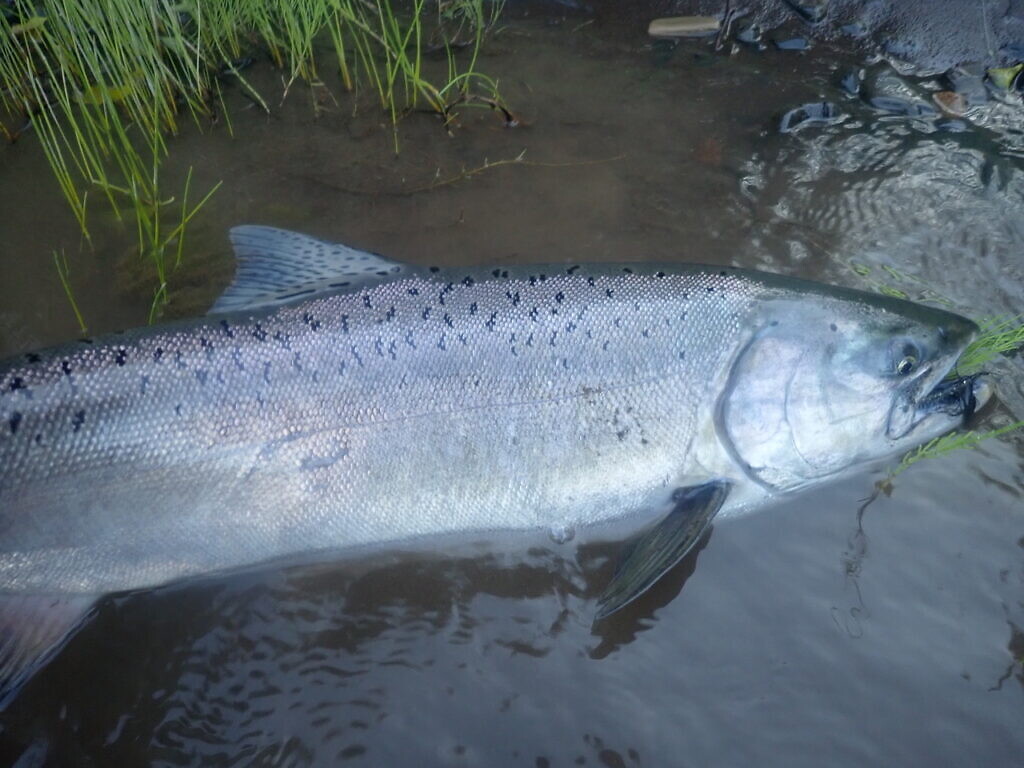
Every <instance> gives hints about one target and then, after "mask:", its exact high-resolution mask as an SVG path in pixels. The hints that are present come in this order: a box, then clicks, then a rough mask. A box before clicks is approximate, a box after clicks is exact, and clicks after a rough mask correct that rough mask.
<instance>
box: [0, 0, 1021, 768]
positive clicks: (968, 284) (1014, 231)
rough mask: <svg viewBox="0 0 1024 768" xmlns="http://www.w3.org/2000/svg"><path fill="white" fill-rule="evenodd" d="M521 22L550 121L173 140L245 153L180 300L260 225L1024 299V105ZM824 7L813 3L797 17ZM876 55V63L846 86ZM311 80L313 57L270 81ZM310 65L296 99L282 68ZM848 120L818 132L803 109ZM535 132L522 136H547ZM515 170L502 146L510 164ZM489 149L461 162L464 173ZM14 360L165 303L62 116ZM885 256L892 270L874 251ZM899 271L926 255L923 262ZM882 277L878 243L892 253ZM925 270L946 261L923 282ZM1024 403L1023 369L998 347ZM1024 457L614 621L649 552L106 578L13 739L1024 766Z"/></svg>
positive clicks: (539, 552) (610, 762) (661, 760)
mask: <svg viewBox="0 0 1024 768" xmlns="http://www.w3.org/2000/svg"><path fill="white" fill-rule="evenodd" d="M607 19H608V17H607V16H605V17H598V19H597V20H594V19H593V17H591V16H590V15H588V14H586V13H570V14H568V15H567V16H564V17H563V16H562V15H561V14H560V13H555V14H552V13H546V14H540V15H537V14H532V15H530V16H529V17H527V18H518V19H510V20H509V21H508V23H507V24H506V25H505V26H504V28H503V29H502V31H501V32H500V34H499V35H498V36H497V37H496V38H495V40H494V41H493V43H492V44H491V46H490V47H489V48H488V50H487V56H486V57H485V60H484V67H485V68H486V69H487V70H488V71H489V72H492V73H494V74H497V75H498V76H499V77H500V78H501V85H502V91H503V93H504V95H505V98H506V99H507V100H508V102H509V103H510V104H511V105H512V106H513V107H514V108H515V110H516V111H517V113H519V114H520V116H521V117H522V118H523V121H524V123H525V125H524V126H523V127H521V128H518V129H506V128H504V127H502V124H501V121H500V120H499V119H498V118H497V117H495V116H494V115H491V114H488V113H486V112H484V111H469V110H468V111H466V112H465V113H464V115H463V120H462V125H461V127H460V128H458V129H457V130H456V131H455V133H454V135H453V136H451V137H449V136H448V135H447V134H446V133H445V132H444V131H443V130H442V129H441V128H440V126H439V125H438V123H437V121H436V120H434V119H433V118H431V117H429V116H426V115H413V116H410V117H409V118H407V119H406V120H405V121H404V122H403V123H402V125H401V128H400V132H399V137H400V140H401V143H402V152H401V154H399V155H398V156H395V155H394V154H393V152H392V136H391V133H390V131H389V130H387V129H384V130H382V129H381V127H380V124H381V122H382V119H381V116H380V115H379V113H378V112H377V111H375V110H374V109H373V106H372V105H371V104H369V103H366V104H362V105H361V106H360V108H359V110H358V111H357V112H356V113H355V114H353V104H352V101H351V99H350V98H349V97H347V96H344V95H340V94H339V95H338V104H337V105H334V104H333V103H331V102H328V103H326V105H324V111H323V112H322V113H321V114H320V116H319V117H318V118H317V119H315V120H314V119H311V107H310V99H309V98H308V92H307V91H304V90H302V89H299V88H296V89H293V92H292V93H291V95H290V96H289V98H288V100H286V101H285V102H284V103H283V104H282V105H281V106H280V107H277V108H275V110H274V113H273V114H272V115H271V116H269V117H267V116H265V115H262V114H260V113H258V112H257V111H256V110H255V109H252V108H247V104H248V102H246V101H245V99H244V98H242V97H241V95H240V94H238V93H235V92H232V93H231V94H229V98H230V105H231V115H232V124H233V127H234V132H235V137H234V138H232V137H231V136H229V135H228V133H227V131H226V130H224V126H223V125H219V126H216V127H213V128H209V127H205V128H204V133H203V135H199V133H198V132H197V131H194V130H188V131H185V132H184V133H183V135H181V136H180V137H178V138H176V139H175V140H174V141H173V145H174V146H173V154H172V161H171V164H170V168H169V175H170V176H171V177H172V178H174V179H182V178H183V177H184V173H185V170H186V168H187V166H188V164H190V163H191V164H192V165H194V166H195V172H196V177H195V183H196V187H195V189H205V188H208V187H209V186H210V185H212V184H213V183H214V182H215V181H216V180H219V179H224V180H225V184H224V187H223V188H222V189H221V190H220V191H219V192H218V193H217V194H216V196H215V197H214V198H213V199H212V201H211V202H210V204H209V207H208V208H207V209H206V210H204V212H203V213H202V214H201V215H200V217H199V219H198V220H197V223H196V225H195V226H194V227H193V228H192V229H191V230H190V232H189V241H188V242H189V247H188V248H187V258H186V262H185V263H184V264H183V266H182V268H181V269H180V270H179V272H178V273H177V274H176V275H175V277H174V283H173V289H174V290H173V293H172V302H171V305H170V307H169V308H168V316H181V315H188V314H195V313H199V312H202V311H204V310H205V308H206V307H207V306H208V305H209V304H210V303H211V302H212V300H213V298H214V297H215V296H216V295H217V293H218V292H219V290H220V289H221V288H222V287H223V285H224V284H225V283H226V282H227V280H228V279H229V277H230V274H231V269H232V265H231V257H230V254H229V252H228V249H227V244H226V237H225V233H226V231H227V229H228V228H229V227H230V226H232V225H234V224H238V223H261V224H272V225H276V226H282V227H289V228H294V229H298V230H302V231H306V232H310V233H312V234H316V235H319V236H321V237H324V238H325V239H332V240H339V241H343V242H346V243H349V244H352V245H354V246H357V247H361V248H366V249H369V250H373V251H377V252H380V253H382V254H385V255H387V256H389V257H394V258H397V259H403V260H408V261H413V262H417V263H464V264H469V263H495V262H506V263H508V262H525V261H558V260H574V261H577V260H580V259H588V260H613V259H614V260H648V259H679V258H684V259H688V260H693V261H704V262H715V263H734V264H737V265H742V266H753V267H760V268H766V269H771V270H775V271H780V272H785V273H787V274H794V275H800V276H807V277H813V278H818V279H823V280H827V281H831V282H835V283H844V284H849V285H855V286H864V285H865V284H876V285H877V284H878V283H885V284H886V285H889V286H893V287H898V288H900V289H902V290H905V291H907V292H908V293H910V294H911V295H913V296H915V297H920V296H925V295H930V294H929V291H933V292H935V293H936V294H939V295H941V296H943V297H945V298H946V299H947V300H948V301H950V302H952V304H953V306H955V307H956V308H958V309H960V310H961V311H964V312H966V313H968V314H970V315H972V316H974V317H982V316H986V315H990V314H994V313H998V312H1003V313H1006V312H1020V311H1021V307H1022V306H1024V266H1022V262H1021V258H1020V254H1021V252H1022V248H1024V226H1022V224H1021V221H1022V219H1021V211H1022V204H1024V107H1021V105H1020V104H1019V102H1017V103H1014V102H1013V101H1012V100H1010V99H1008V100H1007V101H1006V103H1002V102H998V101H993V102H991V103H990V104H988V105H986V106H985V107H984V108H982V109H980V110H979V111H978V112H977V113H974V114H972V115H971V116H970V119H969V120H966V121H962V124H961V123H960V122H958V121H952V120H950V119H948V118H942V117H939V116H934V115H925V116H924V117H915V118H908V117H906V116H900V115H897V114H894V113H893V112H891V111H888V112H887V111H884V110H881V109H878V108H873V107H872V106H871V105H870V103H869V102H870V99H872V98H876V97H878V96H888V97H889V98H896V97H898V98H901V99H905V100H907V101H908V102H910V103H922V104H930V103H931V101H930V91H931V90H934V89H936V88H937V87H938V85H937V83H936V81H933V80H917V79H914V78H901V77H900V76H898V75H897V74H896V72H895V70H894V69H892V67H890V66H889V65H887V64H885V63H875V64H866V63H865V60H864V58H863V55H862V54H860V53H856V52H853V51H852V50H851V51H850V52H845V51H844V48H843V44H842V43H841V42H836V43H828V42H818V43H816V44H815V47H814V48H813V49H812V50H811V51H810V52H807V53H796V52H788V51H777V50H772V49H769V50H766V51H757V50H754V49H751V48H743V49H741V50H739V51H738V52H737V53H736V54H735V55H733V56H725V55H712V54H711V52H710V51H709V49H708V46H707V44H706V43H690V44H685V45H682V46H679V47H674V48H673V47H672V46H668V45H656V46H652V45H651V43H650V41H649V40H648V39H647V38H646V37H645V36H644V35H643V34H642V28H638V27H635V26H633V25H631V19H623V18H621V17H618V18H616V19H615V20H614V24H613V23H612V22H611V21H608V20H607ZM797 31H799V29H797ZM860 67H865V68H866V73H865V75H866V76H865V80H864V90H863V92H862V94H861V95H859V96H849V95H844V93H843V91H842V90H840V89H839V87H838V85H837V83H838V81H839V80H840V78H841V77H842V75H844V74H845V73H846V72H848V71H849V70H851V69H854V68H860ZM250 75H251V79H252V80H253V81H255V82H257V83H258V84H259V86H260V87H261V89H262V90H263V92H265V93H279V85H277V86H275V83H276V82H277V78H278V75H277V74H276V73H274V72H272V71H271V70H269V69H266V68H264V67H262V66H257V67H255V68H254V69H253V70H251V71H250V72H247V76H250ZM275 87H276V88H277V90H275ZM822 100H827V101H830V102H832V103H834V104H835V105H836V107H837V108H838V110H839V112H841V113H842V115H843V117H842V119H841V120H839V121H837V122H835V123H833V124H831V125H827V126H818V127H815V126H807V127H804V128H802V129H800V130H798V131H797V132H795V133H790V134H785V135H783V134H780V133H779V132H778V130H777V129H778V125H779V118H780V116H781V115H782V114H783V113H784V112H786V111H787V110H788V109H790V108H793V107H796V106H799V105H801V104H804V103H808V102H820V101H822ZM520 156H521V157H522V160H521V161H519V162H505V161H512V160H514V159H515V158H517V157H520ZM497 162H505V164H502V165H497V166H494V167H490V168H487V169H485V170H480V171H479V172H475V169H480V168H482V167H483V166H484V165H486V164H488V163H491V164H493V163H497ZM463 171H472V172H473V173H471V175H469V176H468V177H466V178H462V179H460V180H457V181H452V183H444V184H441V185H440V186H437V187H436V188H433V189H429V187H430V186H431V185H434V184H437V183H438V182H445V181H447V180H450V179H455V178H456V177H457V176H459V175H460V173H462V172H463ZM0 174H2V179H3V185H4V187H3V188H4V189H5V190H6V191H7V195H6V199H5V202H4V205H3V206H2V208H0V242H2V243H3V251H2V253H0V286H2V299H0V353H2V354H8V353H12V352H15V351H19V350H25V349H29V348H31V347H35V346H40V345H42V344H46V343H51V342H55V341H58V340H61V339H65V338H69V337H73V336H75V335H76V334H77V328H76V326H75V323H74V318H73V316H72V314H71V312H70V310H69V308H68V307H67V305H66V303H65V301H64V298H63V294H62V292H61V289H60V285H59V282H58V280H57V276H56V273H55V271H54V270H53V268H52V264H51V262H50V257H49V254H50V251H51V250H52V249H53V248H59V247H63V248H65V249H66V250H67V252H68V254H69V255H70V256H71V263H72V278H73V281H74V284H75V288H76V293H77V295H78V297H79V300H80V302H81V306H82V309H83V312H84V314H85V316H86V319H87V320H88V321H89V323H90V330H91V331H96V332H99V331H103V330H109V329H114V328H118V327H123V326H128V325H136V324H139V323H140V322H142V321H144V319H145V316H146V312H147V310H148V305H149V297H150V295H151V290H152V284H151V283H150V282H149V277H148V272H146V270H145V269H144V268H143V267H142V266H140V265H138V264H136V263H135V262H134V261H133V257H132V255H131V252H130V242H131V240H130V237H128V236H126V235H125V234H124V233H123V232H119V231H118V228H117V226H116V225H115V224H113V223H107V224H103V223H102V219H103V214H101V213H100V211H99V206H96V211H95V212H94V213H95V222H96V224H95V228H94V235H95V239H96V248H95V250H94V251H92V252H83V253H81V255H78V239H79V238H78V234H77V231H76V229H75V227H74V225H73V222H72V221H71V218H70V216H69V215H68V214H67V213H66V212H65V210H64V208H63V207H62V202H61V201H60V199H59V197H58V195H57V193H56V189H55V185H54V183H53V182H52V181H51V179H50V177H49V176H48V175H47V171H46V169H45V165H44V164H43V162H42V158H41V155H40V153H39V152H38V148H37V147H36V146H35V145H34V142H33V141H31V140H30V139H28V138H26V139H25V140H23V141H22V142H21V143H19V144H18V145H16V146H15V147H7V148H3V149H0ZM854 263H856V264H859V265H864V266H865V267H868V268H870V269H871V272H870V274H869V275H867V276H866V277H865V276H863V275H859V274H858V273H857V272H856V271H855V270H854V269H851V265H853V264H854ZM885 267H889V268H890V269H894V270H896V272H895V273H891V272H886V271H885V269H884V268H885ZM862 271H863V270H862ZM921 281H923V282H921ZM996 370H997V372H998V373H999V374H1000V378H999V382H998V386H999V389H1000V394H1001V397H1002V400H1003V405H1002V406H1000V408H997V409H995V410H994V411H993V412H991V413H989V414H988V415H987V417H986V418H987V421H986V422H984V424H983V425H982V426H991V425H993V424H1001V423H1005V422H1007V421H1008V420H1009V419H1010V418H1011V416H1012V415H1016V417H1017V418H1022V417H1024V371H1022V370H1021V361H1020V358H1017V359H1016V360H1010V361H1003V362H1001V363H999V364H998V365H997V366H996ZM1022 457H1024V451H1022V449H1021V447H1020V442H1019V440H1018V441H1017V442H1016V443H1015V442H1013V441H1012V440H1005V441H990V442H988V443H986V444H984V445H983V447H982V448H981V449H979V450H975V451H972V452H961V453H957V454H953V455H950V456H947V457H945V458H943V459H939V460H933V461H926V462H922V463H921V464H919V465H917V466H915V467H914V468H913V469H912V470H910V471H908V472H906V473H904V474H902V475H900V477H899V478H898V480H897V481H896V484H895V489H894V492H893V494H892V496H891V497H885V496H882V497H880V498H878V499H877V500H875V501H874V502H873V503H871V504H870V505H868V506H867V507H866V508H864V512H863V515H861V514H860V513H859V510H861V509H862V508H863V501H864V499H865V498H866V497H868V496H869V495H870V493H871V491H872V486H873V483H874V481H875V480H877V479H878V478H879V477H881V476H882V472H883V470H882V469H879V470H876V471H873V472H867V471H866V472H864V473H862V474H860V475H858V476H856V477H852V478H849V479H847V480H844V481H842V482H840V483H837V484H833V485H830V486H827V487H825V488H820V489H817V490H814V491H811V492H809V493H805V494H802V495H800V496H798V497H796V498H794V499H792V500H790V501H788V502H786V503H785V504H783V505H781V506H779V507H778V508H776V509H773V510H770V511H767V512H764V513H761V514H757V515H753V516H749V517H745V518H741V519H737V520H731V521H727V522H723V523H720V524H719V525H717V526H715V528H714V530H713V532H712V535H711V536H710V537H709V538H708V539H707V540H706V541H705V543H704V546H703V547H702V548H701V550H700V551H699V552H697V553H695V554H691V555H690V556H689V557H688V558H686V560H685V561H684V562H683V563H682V564H680V566H679V567H678V568H677V569H676V570H675V571H674V572H673V573H672V574H670V576H669V577H668V578H666V579H665V580H664V581H663V582H662V583H660V584H659V585H658V586H657V588H656V589H654V590H652V591H651V592H650V593H648V594H646V595H645V596H644V597H643V598H642V599H640V600H638V601H637V602H636V603H634V604H632V605H630V606H629V607H628V608H627V609H625V610H623V611H622V612H621V613H620V614H616V615H615V616H614V617H612V619H611V620H610V621H608V622H606V623H605V624H604V625H601V626H600V627H598V628H596V629H595V628H593V627H592V626H591V621H590V619H591V616H592V614H593V607H594V600H595V598H596V595H597V594H599V593H600V591H601V589H602V588H603V586H604V585H605V583H606V582H607V580H608V578H609V576H610V573H611V568H612V562H611V557H612V556H613V555H614V552H615V547H613V546H608V547H601V548H597V549H588V550H584V551H581V552H577V551H576V550H575V549H574V548H573V547H572V546H571V545H563V546H555V545H551V546H550V547H544V548H537V547H536V546H535V543H536V542H534V541H532V540H531V541H526V540H524V542H523V544H522V546H521V547H520V548H518V549H517V548H516V547H515V546H513V547H512V548H511V551H504V552H501V553H488V554H480V553H473V554H467V553H462V552H459V551H458V550H449V549H448V548H446V546H445V542H444V541H443V540H440V541H438V543H437V554H436V556H434V557H431V558H425V557H422V556H419V557H414V556H401V555H398V554H395V553H381V554H380V555H377V556H373V557H368V558H363V559H360V560H359V561H354V562H340V563H331V564H317V565H310V566H303V567H296V568H292V569H286V570H280V569H277V570H263V571H259V572H256V573H251V574H246V575H238V576H233V577H230V578H220V579H207V580H203V581H199V582H193V583H188V584H179V585H172V586H169V587H165V588H162V589H157V590H152V591H148V592H145V593H139V594H133V595H125V596H112V597H108V598H106V599H104V600H103V601H102V602H101V604H100V606H99V610H98V612H97V614H96V615H95V617H94V618H93V619H92V620H91V621H90V622H89V623H88V624H87V625H86V626H84V627H83V628H82V630H81V631H80V632H79V633H78V634H77V635H76V636H75V637H74V638H73V639H72V640H71V642H70V643H69V644H68V645H67V646H66V647H65V648H64V650H63V651H62V652H61V654H60V655H59V656H58V657H57V658H55V659H54V660H53V661H52V662H51V663H50V665H49V666H48V667H46V668H45V669H43V670H42V671H41V672H40V673H39V674H38V675H37V676H36V677H35V678H34V679H33V680H31V681H30V682H29V684H28V685H27V686H26V687H25V689H24V690H23V691H22V692H21V694H20V695H19V697H18V698H17V699H15V700H14V701H13V702H12V703H11V704H10V705H9V706H8V707H7V709H6V710H5V711H4V712H3V713H0V723H2V729H3V730H2V732H0V762H11V761H13V760H14V759H16V758H17V757H18V755H21V762H19V763H18V765H21V766H34V765H54V766H58V765H60V766H63V765H168V766H170V765H196V766H229V765H230V766H234V765H260V766H264V765H267V766H269V765H274V766H306V765H335V764H338V763H340V762H342V761H345V760H348V761H351V762H353V763H359V762H362V764H365V765H399V764H417V765H425V764H438V765H483V766H495V765H527V766H534V765H536V766H544V765H551V766H556V765H604V766H620V765H648V766H650V765H694V766H704V765H739V764H746V763H752V762H755V761H756V762H757V763H758V764H761V765H785V766H798V765H821V764H823V763H827V764H838V765H854V764H857V765H863V764H874V765H877V764H890V765H931V764H948V765H965V764H975V765H983V764H985V765H987V764H990V765H1010V764H1014V763H1016V762H1019V760H1020V757H1021V755H1022V754H1024V735H1022V731H1021V728H1020V723H1021V722H1022V720H1024V667H1022V660H1024V629H1022V628H1024V503H1022V498H1021V497H1022V493H1024V462H1022Z"/></svg>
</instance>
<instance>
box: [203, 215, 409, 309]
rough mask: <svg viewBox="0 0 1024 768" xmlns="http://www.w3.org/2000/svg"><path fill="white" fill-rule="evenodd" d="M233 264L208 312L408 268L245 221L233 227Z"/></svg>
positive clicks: (283, 299) (341, 286)
mask: <svg viewBox="0 0 1024 768" xmlns="http://www.w3.org/2000/svg"><path fill="white" fill-rule="evenodd" d="M230 237H231V245H232V246H233V247H234V249H235V258H236V259H237V267H236V270H235V279H234V280H233V281H232V282H231V285H229V286H228V287H227V289H226V290H225V291H224V293H223V294H221V296H220V298H219V299H217V301H216V303H215V304H214V305H213V307H211V309H210V314H218V313H221V312H235V311H239V310H246V309H255V308H257V307H268V306H274V305H278V304H288V303H290V302H293V301H297V300H299V299H307V298H309V297H310V296H313V295H315V294H317V293H324V292H328V291H337V290H345V289H351V288H353V287H358V286H360V285H367V284H371V283H375V282H381V281H384V280H389V279H393V278H394V277H395V276H397V275H400V274H402V273H403V272H407V271H409V269H410V268H409V267H407V266H405V265H402V264H398V263H397V262H394V261H388V260H387V259H385V258H383V257H381V256H377V255H376V254H373V253H367V252H366V251H357V250H355V249H354V248H349V247H348V246H345V245H339V244H336V243H326V242H324V241H323V240H317V239H316V238H314V237H309V236H308V235H303V234H299V233H298V232H289V231H288V230H285V229H275V228H274V227H259V226H253V225H245V226H241V227H234V228H233V229H232V230H231V235H230Z"/></svg>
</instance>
